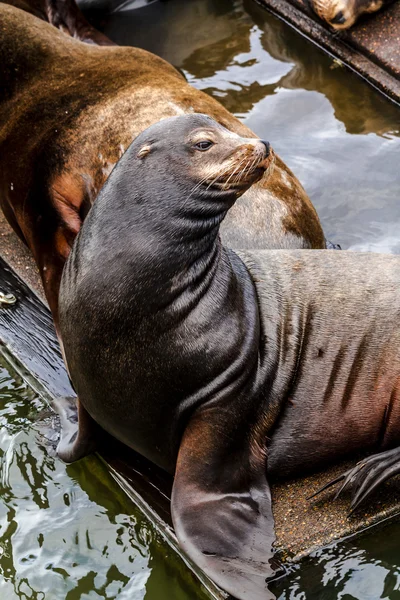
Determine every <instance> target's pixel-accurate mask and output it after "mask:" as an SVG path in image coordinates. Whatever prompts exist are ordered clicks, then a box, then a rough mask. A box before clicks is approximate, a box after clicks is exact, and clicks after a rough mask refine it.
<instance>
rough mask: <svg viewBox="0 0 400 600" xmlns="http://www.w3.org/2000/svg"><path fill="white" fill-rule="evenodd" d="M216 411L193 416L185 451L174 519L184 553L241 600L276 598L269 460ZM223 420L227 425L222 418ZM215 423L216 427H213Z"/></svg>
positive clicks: (182, 451) (177, 480)
mask: <svg viewBox="0 0 400 600" xmlns="http://www.w3.org/2000/svg"><path fill="white" fill-rule="evenodd" d="M213 417H214V413H213V412H212V410H211V411H203V413H200V414H199V413H196V414H195V415H194V417H192V419H191V421H190V422H189V425H188V427H187V429H186V431H185V433H184V435H183V439H182V442H181V446H180V449H179V455H178V461H177V467H176V473H175V481H174V486H173V490H172V518H173V523H174V527H175V531H176V535H177V537H178V541H179V543H180V545H181V547H182V548H183V549H184V550H185V551H186V553H187V554H188V555H189V557H190V558H191V559H192V560H193V561H194V562H195V563H196V564H197V565H198V566H199V567H201V568H202V569H203V570H204V571H205V573H207V575H208V576H209V577H210V578H211V579H212V580H213V581H214V582H215V583H216V584H218V585H219V586H220V587H221V588H223V589H224V590H226V591H227V592H228V593H230V594H232V595H233V596H234V597H235V598H238V599H239V600H249V599H250V598H251V600H273V599H275V596H274V595H273V594H272V593H271V592H270V591H269V589H268V583H267V580H268V579H271V578H272V577H273V576H274V571H273V569H274V567H273V565H272V564H271V559H272V557H273V550H272V544H273V542H274V540H275V534H274V520H273V515H272V510H271V493H270V489H269V485H268V482H267V480H266V475H265V474H266V459H265V456H259V457H258V458H257V457H256V456H252V451H251V444H248V448H247V449H246V448H245V447H244V448H243V449H239V448H238V446H239V445H240V443H241V440H240V438H238V437H237V435H236V438H237V439H236V440H235V439H233V437H235V432H234V431H232V432H230V431H229V427H227V426H226V423H222V424H221V422H219V429H218V427H214V426H213ZM219 421H221V419H219ZM214 425H215V423H214Z"/></svg>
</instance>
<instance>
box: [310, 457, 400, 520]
mask: <svg viewBox="0 0 400 600" xmlns="http://www.w3.org/2000/svg"><path fill="white" fill-rule="evenodd" d="M399 473H400V448H394V449H393V450H387V451H386V452H380V453H379V454H373V455H372V456H369V457H368V458H365V459H364V460H361V461H360V462H359V463H357V464H356V466H355V467H353V468H352V469H349V470H348V471H346V472H345V473H343V474H342V475H340V476H339V477H336V479H334V480H332V481H330V482H329V483H327V484H326V485H324V487H322V488H321V489H320V490H318V491H317V492H316V493H315V494H313V496H311V497H314V496H316V495H317V494H320V493H321V492H323V491H324V490H326V489H327V488H329V487H331V486H332V485H335V484H336V483H339V482H340V481H341V482H342V484H341V486H340V487H339V490H338V491H337V493H336V496H335V498H337V497H338V496H339V494H341V493H342V492H343V491H344V490H345V489H347V488H349V487H350V488H351V490H352V499H351V505H350V512H353V511H355V510H356V508H357V507H358V506H359V505H360V504H361V502H363V501H364V500H365V499H366V498H367V497H368V496H369V495H370V494H372V492H373V491H374V490H376V489H377V488H378V487H379V486H380V485H381V484H382V483H384V482H385V481H387V480H388V479H390V478H391V477H394V476H395V475H398V474H399Z"/></svg>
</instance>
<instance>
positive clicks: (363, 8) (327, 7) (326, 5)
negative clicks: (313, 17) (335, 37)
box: [308, 0, 395, 31]
mask: <svg viewBox="0 0 400 600" xmlns="http://www.w3.org/2000/svg"><path fill="white" fill-rule="evenodd" d="M394 1H395V0H308V3H309V4H310V5H311V7H312V9H313V10H314V11H315V12H316V13H317V15H318V16H319V17H320V18H321V19H322V20H323V21H326V22H327V23H328V24H329V25H330V26H331V27H333V29H335V30H337V31H342V30H344V29H349V28H350V27H352V26H353V25H354V23H355V22H356V21H358V19H359V17H361V15H364V14H370V13H374V12H377V11H378V10H380V9H381V8H382V7H383V6H385V5H387V4H391V3H392V2H394Z"/></svg>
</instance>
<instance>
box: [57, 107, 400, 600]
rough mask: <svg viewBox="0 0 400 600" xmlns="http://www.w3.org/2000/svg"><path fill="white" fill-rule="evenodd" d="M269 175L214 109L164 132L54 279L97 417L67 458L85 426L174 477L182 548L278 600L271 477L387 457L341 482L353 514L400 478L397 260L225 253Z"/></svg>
mask: <svg viewBox="0 0 400 600" xmlns="http://www.w3.org/2000/svg"><path fill="white" fill-rule="evenodd" d="M271 171H272V173H273V153H272V152H271V149H270V147H269V144H268V143H267V142H263V141H261V140H256V139H254V138H250V139H249V138H243V137H240V136H238V135H236V134H233V133H232V132H230V131H228V130H227V129H225V128H223V127H221V126H220V125H219V124H217V123H216V122H215V121H213V120H212V119H210V117H208V116H206V115H184V116H180V117H175V118H172V119H167V120H163V121H161V122H159V123H156V124H155V125H153V126H151V127H150V128H149V129H148V130H146V131H144V132H142V133H141V134H140V135H139V136H138V137H137V139H136V140H135V141H134V142H133V143H132V145H131V146H130V148H129V149H128V150H127V151H126V152H125V154H124V156H123V157H122V158H121V160H120V161H119V163H118V165H117V166H116V168H115V169H114V170H113V172H112V173H111V175H110V177H109V179H108V180H107V182H106V184H105V186H104V187H103V189H102V191H101V192H100V194H99V197H98V199H97V201H96V202H95V204H94V206H93V208H92V210H91V211H90V213H89V215H88V217H87V219H86V220H85V222H84V223H83V225H82V228H81V230H80V232H79V234H78V237H77V239H76V242H75V244H74V246H73V248H72V251H71V253H70V255H69V258H68V261H67V263H66V266H65V269H64V272H63V276H62V282H61V287H60V330H61V335H62V339H63V343H64V350H65V356H66V360H67V364H68V367H69V372H70V375H71V378H72V381H73V383H74V386H75V389H76V390H77V393H78V396H79V400H80V406H81V408H82V414H83V415H85V414H86V417H84V420H83V422H81V414H80V416H79V418H80V421H79V430H78V431H77V430H76V428H75V431H73V430H72V429H69V431H67V432H65V433H66V434H68V436H69V437H68V436H67V435H64V436H63V440H62V441H63V444H62V448H61V450H62V452H61V456H62V457H63V458H65V459H67V460H68V461H70V460H73V459H74V458H79V457H80V456H82V451H83V453H84V452H86V451H87V449H88V447H89V444H90V439H91V430H90V427H89V428H88V423H89V422H90V419H91V418H92V419H93V420H94V421H95V422H96V423H98V424H99V425H101V426H102V427H103V428H104V429H105V430H106V431H108V432H109V433H110V434H111V435H113V436H115V437H116V438H118V439H119V440H120V441H122V442H124V443H125V444H126V445H128V446H130V447H132V448H134V449H135V450H136V451H137V452H140V453H141V454H143V455H144V456H146V457H147V458H148V459H149V460H151V461H153V462H154V463H156V464H158V465H159V466H161V467H162V468H164V469H166V470H167V471H169V472H170V473H172V474H174V475H175V478H174V484H173V491H172V504H171V509H172V517H173V521H174V526H175V531H176V534H177V537H178V540H179V542H180V544H181V546H182V547H183V548H184V550H185V551H186V552H187V553H188V554H189V556H190V557H191V558H192V559H193V560H194V561H195V562H196V564H198V565H199V566H200V567H201V568H203V569H204V571H205V572H206V573H208V575H209V576H210V577H211V578H212V579H213V580H214V581H215V582H216V583H218V584H219V585H220V586H221V587H222V588H223V589H225V590H226V591H228V592H229V593H231V594H232V595H233V596H235V597H236V598H239V599H240V600H271V599H272V598H273V597H274V596H273V595H272V594H271V593H270V591H269V590H268V583H267V579H268V578H269V577H271V576H273V575H274V563H273V560H272V559H273V541H274V520H273V514H272V507H271V494H270V487H269V481H270V480H271V479H272V478H276V477H280V476H289V477H298V476H300V475H302V474H305V473H306V472H309V471H310V470H316V469H319V468H322V467H324V466H325V465H327V464H329V463H332V462H335V461H336V462H338V461H339V460H342V459H343V458H345V457H346V456H354V455H356V454H358V453H361V452H363V453H367V452H368V453H372V452H375V453H380V454H376V455H375V456H374V457H371V458H369V459H366V460H363V461H362V462H361V463H360V464H359V465H358V466H357V467H355V469H353V470H352V471H351V472H349V473H346V474H345V475H344V483H345V485H351V484H353V490H354V492H355V497H354V503H353V508H354V507H356V506H358V504H359V503H360V502H361V501H363V500H364V499H365V498H366V497H367V496H368V494H369V493H371V492H372V491H373V490H374V489H375V488H376V487H377V486H379V485H380V483H382V481H385V480H386V479H388V478H389V477H392V476H393V475H395V474H397V473H399V472H400V448H399V447H398V446H399V443H400V395H399V382H400V256H393V255H384V254H374V253H369V254H368V253H357V252H329V251H307V250H245V251H233V250H230V249H228V248H226V247H224V245H223V244H222V243H221V240H220V237H219V226H220V224H221V222H222V221H223V219H224V218H225V215H226V214H227V213H228V212H229V210H232V207H233V206H234V203H235V202H236V201H237V199H238V198H239V197H240V196H241V194H243V193H246V192H245V190H247V189H249V188H250V189H251V187H252V186H256V185H257V181H259V180H260V178H266V179H267V180H268V177H269V176H272V175H271ZM165 206H167V211H168V218H167V219H166V218H165ZM133 207H134V208H135V210H132V209H133ZM86 411H87V413H86ZM92 425H93V427H92V431H93V432H95V431H96V426H95V424H94V423H93V424H92ZM396 446H397V448H396ZM288 521H289V517H288Z"/></svg>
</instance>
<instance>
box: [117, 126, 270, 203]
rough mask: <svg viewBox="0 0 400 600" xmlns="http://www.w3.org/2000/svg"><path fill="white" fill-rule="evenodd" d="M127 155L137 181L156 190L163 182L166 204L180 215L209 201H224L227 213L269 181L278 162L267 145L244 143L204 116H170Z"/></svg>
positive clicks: (144, 134) (246, 140) (139, 139)
mask: <svg viewBox="0 0 400 600" xmlns="http://www.w3.org/2000/svg"><path fill="white" fill-rule="evenodd" d="M128 152H129V154H130V157H131V159H130V164H131V167H132V168H133V169H134V170H135V172H136V173H138V175H139V179H138V180H139V182H141V181H143V180H144V179H145V178H149V181H148V184H149V185H150V186H151V182H153V185H152V186H151V187H153V189H154V188H156V187H157V185H156V182H157V183H159V184H160V186H161V188H162V190H163V195H164V203H165V202H166V203H167V204H168V205H171V201H172V202H175V205H176V207H178V208H179V210H181V209H182V207H183V206H185V207H186V208H190V206H192V208H193V202H196V203H198V206H199V205H200V204H201V202H202V201H204V202H205V203H207V201H210V200H211V201H216V200H220V201H221V203H222V204H221V206H222V208H225V210H227V209H228V208H230V206H231V205H232V204H233V202H234V201H235V200H236V199H237V198H238V197H239V196H241V195H242V194H243V193H244V192H245V191H246V190H247V189H248V188H249V187H250V186H252V185H253V184H254V183H256V182H257V181H258V180H260V179H261V178H262V177H263V176H268V174H269V172H270V171H271V169H272V167H273V163H274V154H273V151H272V150H271V148H270V145H269V143H268V142H265V141H263V140H260V139H257V138H243V137H241V136H239V135H237V134H236V133H232V132H231V131H229V130H228V129H226V128H225V127H223V126H222V125H220V124H219V123H217V122H216V121H214V120H213V119H212V118H211V117H209V116H207V115H202V114H189V115H182V116H178V117H172V118H169V119H164V120H162V121H160V122H158V123H156V124H155V125H152V126H150V127H149V128H148V129H146V130H145V131H144V132H142V133H141V134H140V135H139V136H138V137H137V138H136V139H135V140H134V142H133V143H132V145H131V146H130V148H129V150H128ZM139 185H140V183H139ZM160 186H158V187H160ZM168 191H169V192H170V193H169V194H168V198H166V193H167V192H168ZM171 196H173V198H172V199H171ZM214 204H215V206H217V205H218V204H219V203H218V202H214ZM164 205H165V204H164ZM171 208H173V207H171ZM203 208H204V207H203ZM172 212H174V211H172Z"/></svg>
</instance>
